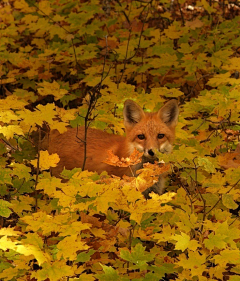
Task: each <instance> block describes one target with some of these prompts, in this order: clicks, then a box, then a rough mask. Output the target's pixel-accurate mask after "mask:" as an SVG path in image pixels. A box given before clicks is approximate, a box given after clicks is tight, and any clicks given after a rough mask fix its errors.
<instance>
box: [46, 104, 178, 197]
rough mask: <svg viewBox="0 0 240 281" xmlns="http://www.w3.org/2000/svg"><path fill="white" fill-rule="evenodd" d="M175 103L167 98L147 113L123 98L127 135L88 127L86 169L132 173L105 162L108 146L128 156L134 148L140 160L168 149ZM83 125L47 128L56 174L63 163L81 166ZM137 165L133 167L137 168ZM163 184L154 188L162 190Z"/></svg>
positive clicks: (145, 159)
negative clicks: (56, 159) (61, 129)
mask: <svg viewBox="0 0 240 281" xmlns="http://www.w3.org/2000/svg"><path fill="white" fill-rule="evenodd" d="M178 111H179V110H178V105H177V101H176V100H170V101H169V102H167V103H166V104H165V105H164V106H163V107H162V108H160V109H159V110H158V112H154V113H147V112H144V111H143V109H142V108H141V107H140V106H139V105H138V104H136V103H135V102H134V101H132V100H126V101H125V104H124V110H123V116H124V126H125V131H126V137H123V136H118V135H113V134H108V133H106V132H103V131H101V130H97V129H92V128H89V129H88V130H87V154H86V156H87V157H86V164H85V169H86V170H89V171H96V172H97V173H101V172H103V171H107V172H108V174H110V175H111V174H113V175H116V176H119V177H122V176H123V175H128V176H131V175H132V174H131V170H130V169H129V168H128V167H127V168H122V167H115V166H111V165H108V164H106V163H104V162H103V161H105V160H106V158H107V151H108V150H111V151H112V152H113V153H114V154H115V155H117V156H118V157H119V158H122V157H124V158H126V157H128V156H129V155H130V154H131V153H132V152H133V151H134V148H136V149H137V150H138V151H140V152H143V153H144V154H143V162H152V161H153V160H154V159H156V156H155V152H154V151H156V150H157V151H160V152H162V153H170V152H171V151H172V144H173V141H174V137H175V127H176V125H177V120H178ZM79 139H82V140H83V139H84V128H83V127H80V128H78V130H77V129H76V128H72V129H69V130H68V131H67V132H65V133H63V134H60V133H59V132H58V131H57V130H53V131H51V132H50V136H49V148H48V150H49V153H57V154H58V155H59V157H60V162H59V163H58V166H57V167H55V168H52V170H51V172H52V175H54V176H59V174H60V173H61V172H62V170H63V169H64V167H65V168H66V169H68V170H71V169H73V168H82V165H83V160H84V144H83V142H81V141H79ZM137 169H139V166H138V165H136V167H132V170H133V171H134V172H136V170H137ZM163 184H164V183H161V184H160V187H159V186H158V187H156V188H155V189H156V190H154V191H155V192H157V193H159V194H160V193H162V189H163Z"/></svg>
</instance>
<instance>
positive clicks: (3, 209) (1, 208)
mask: <svg viewBox="0 0 240 281" xmlns="http://www.w3.org/2000/svg"><path fill="white" fill-rule="evenodd" d="M11 205H12V204H10V203H9V202H7V201H5V200H2V199H0V216H2V217H5V218H8V217H9V216H10V214H11V213H12V211H11V210H10V209H9V207H11Z"/></svg>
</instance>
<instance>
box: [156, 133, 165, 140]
mask: <svg viewBox="0 0 240 281" xmlns="http://www.w3.org/2000/svg"><path fill="white" fill-rule="evenodd" d="M164 136H165V135H164V134H158V136H157V137H158V139H162V138H164Z"/></svg>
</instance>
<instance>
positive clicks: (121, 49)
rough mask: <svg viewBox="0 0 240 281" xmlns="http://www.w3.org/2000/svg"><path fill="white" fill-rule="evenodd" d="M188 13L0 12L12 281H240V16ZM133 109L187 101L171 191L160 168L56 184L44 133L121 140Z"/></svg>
mask: <svg viewBox="0 0 240 281" xmlns="http://www.w3.org/2000/svg"><path fill="white" fill-rule="evenodd" d="M190 2H191V3H190V4H189V1H188V2H187V1H184V0H178V1H165V0H159V1H154V0H151V1H134V0H132V1H126V0H123V1H118V0H115V1H107V0H104V1H103V0H91V1H89V2H86V1H75V0H72V1H67V0H61V1H56V0H50V1H45V0H38V1H32V0H4V1H2V2H1V3H0V29H1V32H0V42H1V45H0V76H1V81H0V83H1V89H0V91H1V99H0V136H1V142H0V155H1V158H0V166H1V169H0V195H1V199H0V215H1V217H2V218H1V229H0V251H1V258H0V259H1V263H0V279H1V280H12V281H14V280H50V281H55V280H56V281H57V280H81V281H83V280H84V281H93V280H104V281H106V280H121V281H124V280H136V281H137V280H139V281H140V280H144V281H148V280H153V281H154V280H156V281H157V280H186V281H188V280H194V281H195V280H196V281H197V280H199V281H205V280H230V281H235V280H239V275H240V244H239V237H240V222H239V217H238V204H239V201H240V185H239V181H240V157H239V155H240V154H239V153H240V145H239V135H240V134H239V130H240V123H239V111H240V103H239V98H240V94H239V87H240V86H239V85H240V83H239V81H240V80H239V71H240V70H239V65H240V58H239V55H240V54H239V42H240V41H239V38H240V36H239V35H240V29H239V20H240V18H239V7H238V6H237V5H235V4H226V2H223V3H220V2H217V1H216V2H215V1H206V0H199V1H190ZM128 98H131V99H134V100H137V102H138V103H139V104H140V105H141V106H143V107H144V108H145V109H146V110H149V111H152V110H157V109H159V108H160V107H161V106H162V104H163V102H164V101H165V100H166V99H169V98H177V99H178V100H179V102H180V105H181V106H180V109H181V113H180V118H179V124H178V127H177V133H176V141H175V148H174V151H173V153H172V154H171V155H162V154H160V155H159V159H160V160H164V161H165V162H166V163H169V165H170V167H171V172H170V175H169V181H168V184H167V185H168V188H167V191H168V192H167V193H165V194H163V195H161V196H159V195H157V194H153V193H152V194H151V199H149V200H146V199H145V198H144V197H143V195H142V193H141V192H142V191H143V190H144V189H146V188H147V187H149V186H151V185H152V183H153V180H154V179H155V178H157V176H158V175H159V174H160V173H162V171H163V170H161V169H160V170H159V167H158V166H156V165H152V164H149V165H148V166H147V167H145V169H143V170H142V171H140V175H139V176H138V177H137V178H123V179H119V178H115V177H108V176H107V175H106V174H105V173H103V174H102V175H97V174H95V173H93V172H88V171H81V169H74V170H73V171H64V172H63V175H64V177H65V178H66V179H69V180H68V181H65V182H61V180H60V179H58V178H55V177H51V176H50V173H49V168H50V167H51V166H52V167H54V166H55V165H56V164H57V162H58V160H59V158H58V156H57V155H49V154H48V153H47V152H46V151H41V147H40V144H41V140H42V139H43V132H42V129H41V127H44V126H48V127H49V128H50V129H55V128H57V129H58V130H59V131H60V132H61V133H62V132H64V131H66V127H67V126H68V125H69V124H71V126H73V127H76V126H78V125H85V126H86V127H88V126H89V125H90V126H92V127H95V128H98V129H102V130H106V131H108V132H111V133H116V134H123V133H124V132H123V123H122V117H121V116H122V109H123V103H124V101H125V100H126V99H128ZM79 105H81V106H79ZM34 131H37V138H38V139H39V145H37V146H36V145H34V141H33V132H34ZM109 157H110V158H111V157H113V156H111V155H109ZM108 161H110V160H109V159H108ZM114 161H115V164H116V165H120V164H119V163H120V162H121V161H122V162H124V165H126V166H128V165H130V164H129V163H132V162H131V161H137V160H136V155H133V156H132V158H129V159H127V160H122V159H115V160H114ZM168 167H169V166H168V165H166V166H164V169H167V168H168Z"/></svg>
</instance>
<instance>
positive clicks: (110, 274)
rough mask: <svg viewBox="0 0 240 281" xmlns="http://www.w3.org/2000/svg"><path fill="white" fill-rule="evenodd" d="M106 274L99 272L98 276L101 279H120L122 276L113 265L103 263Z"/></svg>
mask: <svg viewBox="0 0 240 281" xmlns="http://www.w3.org/2000/svg"><path fill="white" fill-rule="evenodd" d="M101 266H102V268H103V271H104V274H97V275H96V277H97V278H98V279H99V280H100V281H112V280H114V281H120V280H121V278H120V276H119V275H118V273H117V271H116V270H115V269H113V268H112V267H111V266H106V265H103V264H101Z"/></svg>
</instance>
